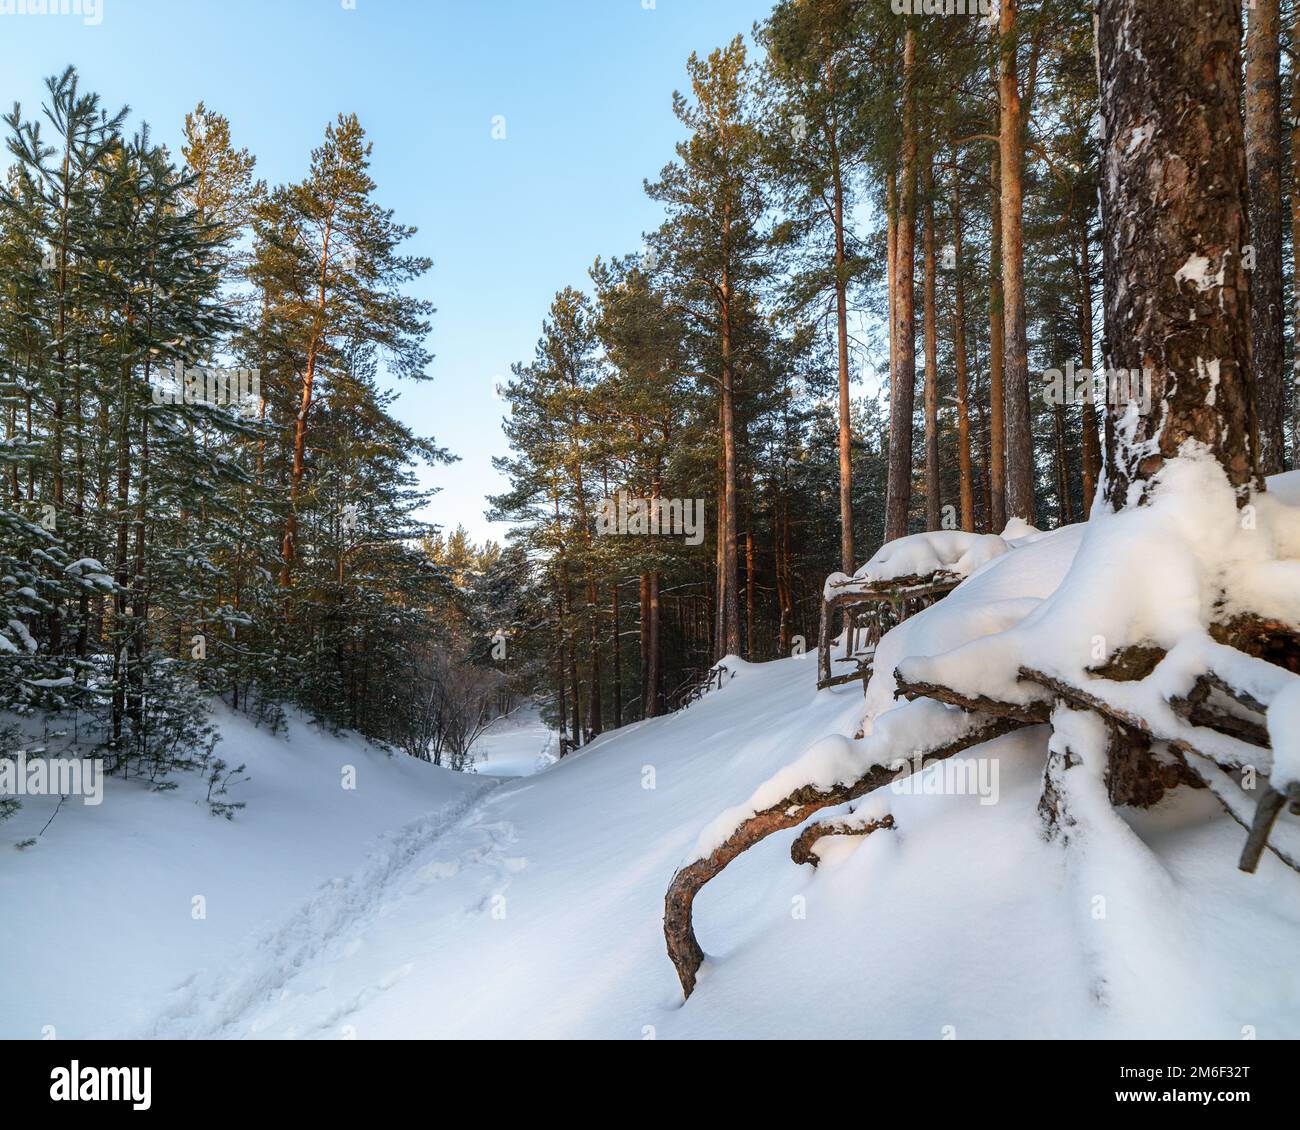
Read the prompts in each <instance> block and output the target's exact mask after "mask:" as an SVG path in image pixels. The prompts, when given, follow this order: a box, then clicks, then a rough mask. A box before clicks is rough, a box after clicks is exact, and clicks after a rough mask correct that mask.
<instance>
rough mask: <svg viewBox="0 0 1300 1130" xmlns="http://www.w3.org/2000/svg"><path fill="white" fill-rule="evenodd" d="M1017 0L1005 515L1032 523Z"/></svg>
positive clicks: (1005, 75)
mask: <svg viewBox="0 0 1300 1130" xmlns="http://www.w3.org/2000/svg"><path fill="white" fill-rule="evenodd" d="M1017 6H1018V0H1001V10H1000V11H1001V14H1000V17H999V21H1000V22H999V28H998V30H999V32H1000V35H999V42H998V52H999V54H998V105H999V107H1000V110H1001V115H1000V118H1001V120H1000V127H999V132H998V136H999V142H998V149H999V153H1000V156H1001V162H1002V170H1001V171H1002V200H1001V208H1002V317H1003V326H1004V340H1003V348H1004V350H1005V353H1004V357H1003V377H1002V379H1003V391H1004V395H1005V399H1006V444H1007V466H1006V475H1007V481H1006V489H1007V514H1008V516H1009V517H1015V518H1023V519H1024V520H1025V521H1026V522H1029V523H1030V524H1031V525H1032V524H1033V523H1034V521H1035V518H1036V515H1035V507H1034V436H1033V430H1032V417H1031V413H1030V406H1029V340H1028V335H1027V331H1026V328H1025V276H1024V270H1025V262H1024V258H1025V254H1024V228H1023V185H1022V183H1021V178H1022V175H1023V166H1024V126H1023V123H1022V121H1021V106H1020V81H1019V78H1018V75H1017V67H1016V45H1017V39H1018V37H1017V29H1016V17H1017Z"/></svg>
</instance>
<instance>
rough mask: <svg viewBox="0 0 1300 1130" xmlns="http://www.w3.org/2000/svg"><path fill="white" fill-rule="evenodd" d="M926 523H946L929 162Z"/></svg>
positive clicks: (928, 167)
mask: <svg viewBox="0 0 1300 1130" xmlns="http://www.w3.org/2000/svg"><path fill="white" fill-rule="evenodd" d="M923 240H924V257H925V295H924V299H923V301H924V303H925V310H924V315H923V317H924V323H925V525H926V529H930V530H937V529H939V528H941V526H942V525H943V491H942V488H941V484H940V482H939V359H938V357H937V356H936V351H937V348H938V339H939V335H938V327H937V324H936V314H935V308H934V289H935V280H934V271H935V258H934V166H933V164H932V163H931V161H930V160H929V159H927V161H926V166H925V234H924V236H923Z"/></svg>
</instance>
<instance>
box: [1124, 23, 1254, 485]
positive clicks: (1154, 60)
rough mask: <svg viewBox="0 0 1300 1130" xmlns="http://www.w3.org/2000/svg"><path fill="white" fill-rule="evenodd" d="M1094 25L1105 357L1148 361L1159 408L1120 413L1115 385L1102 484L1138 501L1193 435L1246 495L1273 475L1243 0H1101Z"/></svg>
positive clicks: (1140, 366) (1137, 366)
mask: <svg viewBox="0 0 1300 1130" xmlns="http://www.w3.org/2000/svg"><path fill="white" fill-rule="evenodd" d="M1098 27H1099V30H1098V53H1099V60H1100V73H1101V112H1102V122H1103V127H1104V133H1105V140H1104V146H1103V158H1102V171H1101V186H1102V188H1101V200H1102V221H1103V224H1102V228H1103V231H1104V232H1105V240H1106V255H1105V271H1104V291H1105V300H1106V345H1105V360H1106V367H1107V369H1108V370H1117V369H1118V370H1137V371H1144V372H1145V379H1147V380H1149V381H1150V383H1151V401H1152V409H1153V410H1152V411H1151V412H1148V413H1146V414H1145V415H1142V414H1136V415H1134V414H1132V412H1131V410H1130V415H1129V416H1128V417H1127V418H1125V419H1124V421H1123V424H1122V425H1121V423H1120V420H1119V416H1120V413H1121V412H1122V411H1123V409H1120V408H1117V407H1116V406H1115V404H1114V403H1113V401H1114V399H1115V398H1113V397H1112V398H1109V399H1111V401H1112V403H1111V404H1108V406H1107V413H1108V416H1109V417H1110V418H1111V424H1112V426H1111V427H1110V428H1108V434H1107V452H1106V455H1107V459H1106V467H1107V480H1106V499H1107V502H1108V504H1109V505H1110V507H1111V508H1112V509H1113V510H1122V509H1124V508H1125V507H1128V506H1133V505H1137V504H1140V503H1141V502H1142V501H1144V500H1145V498H1146V497H1147V495H1148V493H1149V490H1150V486H1151V479H1152V477H1153V476H1154V475H1155V474H1156V473H1157V472H1159V471H1160V470H1161V468H1162V467H1163V466H1164V464H1165V463H1166V462H1167V461H1169V460H1172V459H1174V458H1176V457H1177V456H1178V455H1179V453H1180V449H1181V447H1182V445H1183V444H1184V443H1185V442H1187V441H1189V440H1191V441H1196V442H1197V443H1199V444H1200V445H1202V446H1203V447H1204V449H1205V450H1207V451H1208V452H1209V453H1210V455H1211V456H1212V457H1213V458H1214V459H1215V460H1217V461H1218V463H1219V464H1220V465H1221V466H1222V468H1223V470H1224V473H1225V474H1226V475H1227V478H1228V481H1229V482H1230V483H1231V484H1232V485H1233V486H1234V487H1235V488H1236V489H1237V494H1238V499H1239V500H1240V502H1241V503H1243V504H1244V502H1245V501H1246V499H1247V497H1248V495H1249V492H1250V490H1251V489H1252V488H1257V487H1258V488H1262V486H1263V483H1262V480H1261V479H1260V477H1259V473H1258V462H1257V459H1256V452H1255V436H1256V414H1255V398H1254V388H1253V382H1252V381H1251V372H1250V320H1249V319H1250V290H1249V285H1250V284H1249V278H1248V272H1247V271H1246V270H1245V268H1244V266H1243V263H1242V256H1241V248H1243V247H1244V246H1246V245H1247V244H1248V243H1249V242H1250V239H1249V231H1248V227H1247V188H1246V159H1245V151H1244V141H1243V136H1242V121H1241V114H1240V108H1239V104H1238V99H1237V91H1238V90H1239V89H1240V80H1241V56H1240V49H1239V44H1240V41H1241V7H1240V5H1239V4H1238V3H1234V2H1233V0H1209V2H1208V3H1207V2H1203V0H1161V2H1160V3H1154V2H1152V0H1100V6H1099V25H1098ZM1171 28H1177V29H1179V33H1178V34H1177V35H1171V34H1170V29H1171ZM1216 369H1217V372H1216Z"/></svg>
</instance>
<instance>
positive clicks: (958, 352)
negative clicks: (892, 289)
mask: <svg viewBox="0 0 1300 1130" xmlns="http://www.w3.org/2000/svg"><path fill="white" fill-rule="evenodd" d="M961 225H962V211H961V178H960V176H959V175H958V171H957V158H956V154H955V153H954V154H953V162H952V249H953V262H954V264H955V265H954V267H953V290H954V297H953V312H952V350H953V366H954V368H955V369H956V377H957V470H958V489H959V491H960V494H961V528H962V529H963V530H965V531H966V532H967V533H973V532H974V530H975V483H974V478H973V473H972V470H971V446H970V390H969V388H968V384H969V379H970V378H969V372H968V361H967V358H966V280H965V279H964V278H963V276H962V238H961Z"/></svg>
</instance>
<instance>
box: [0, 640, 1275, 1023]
mask: <svg viewBox="0 0 1300 1130" xmlns="http://www.w3.org/2000/svg"><path fill="white" fill-rule="evenodd" d="M734 666H735V668H736V671H737V674H736V677H735V678H734V679H733V680H732V681H730V682H729V683H728V684H727V685H726V687H724V688H723V689H722V690H721V691H715V692H713V693H711V694H710V695H708V696H706V697H705V698H704V699H703V700H702V701H700V702H698V703H697V704H695V705H694V706H692V707H691V708H690V709H689V710H688V711H686V712H684V713H682V714H678V715H675V716H670V717H668V718H664V719H658V720H655V721H652V722H646V723H641V724H638V725H636V726H632V727H629V728H627V729H625V730H624V731H622V732H620V733H618V734H615V735H608V736H606V737H604V738H601V739H599V740H598V741H596V742H595V743H593V744H592V745H591V746H590V747H588V748H587V749H586V750H584V751H582V752H580V753H577V754H575V755H573V756H571V757H568V758H566V759H565V760H564V761H563V762H560V763H558V764H556V765H554V766H553V767H551V768H549V769H547V770H545V771H543V772H541V773H538V774H536V775H534V776H529V777H522V778H519V779H515V780H509V781H504V782H503V781H500V780H499V779H489V778H484V777H481V776H476V775H473V774H468V775H461V776H456V775H453V774H450V773H447V772H441V771H438V770H436V769H432V768H431V767H429V766H425V765H420V764H417V763H414V762H411V761H407V760H402V759H399V758H394V759H388V758H386V757H384V756H383V755H381V754H377V753H375V752H373V751H369V750H367V749H365V748H364V746H362V745H361V744H360V743H358V742H355V741H342V740H337V739H334V738H330V737H326V736H322V735H320V734H319V733H316V732H314V731H311V730H309V729H308V728H307V727H305V726H303V725H301V724H299V725H296V726H295V727H294V728H293V731H292V733H291V740H290V741H289V742H287V743H281V742H278V741H274V740H272V739H269V738H267V737H266V735H264V734H261V733H259V732H257V731H254V730H252V729H251V728H249V727H248V726H247V724H246V723H244V722H242V721H241V720H239V719H237V718H230V717H226V718H224V719H222V725H223V729H224V731H225V734H226V746H227V747H228V748H227V752H233V750H234V748H235V747H238V748H240V750H241V751H245V750H246V751H247V760H248V761H249V771H250V773H251V774H252V777H253V779H252V780H251V781H250V782H248V784H247V785H244V786H241V789H242V791H243V796H244V798H245V799H247V800H248V802H249V807H248V808H247V809H246V810H244V811H243V812H241V813H240V814H239V815H238V816H237V817H236V819H235V821H234V822H232V823H227V822H226V821H224V820H217V819H213V818H211V817H209V816H208V815H207V814H206V811H205V810H204V809H203V808H202V807H201V806H198V805H196V804H194V803H192V801H193V800H194V798H193V796H192V795H190V794H188V793H179V794H173V795H171V796H147V795H144V794H142V793H137V792H135V791H134V790H133V787H132V786H125V785H123V783H122V782H120V781H116V780H114V781H110V782H109V787H108V794H107V796H106V799H105V802H104V804H103V805H101V806H100V807H98V808H81V807H80V806H72V807H69V806H65V808H64V811H63V812H62V813H61V814H60V815H59V817H58V819H57V820H56V821H55V823H54V824H53V825H52V826H51V827H50V830H49V831H48V832H46V834H45V835H44V836H43V837H42V838H41V842H40V843H39V845H38V846H37V847H36V848H33V849H29V850H28V851H26V852H24V853H21V854H19V853H11V854H10V855H9V858H8V860H7V861H6V862H5V863H4V867H3V870H0V945H3V946H4V952H5V953H6V955H7V958H8V960H7V961H6V962H5V964H4V966H3V969H4V973H3V974H0V999H3V1000H4V1002H5V1005H4V1008H3V1010H2V1011H0V1035H3V1036H36V1035H39V1034H40V1032H41V1029H42V1027H43V1026H44V1025H47V1024H50V1025H54V1026H56V1028H57V1030H58V1033H59V1034H60V1035H65V1036H112V1035H141V1036H223V1037H250V1036H254V1037H291V1036H298V1037H322V1038H346V1037H351V1036H356V1037H358V1038H373V1037H401V1036H452V1037H455V1036H469V1037H474V1036H600V1037H616V1038H617V1037H622V1038H631V1039H640V1038H645V1037H646V1036H649V1035H656V1036H659V1037H662V1038H671V1037H690V1036H792V1037H798V1036H908V1037H920V1038H938V1037H940V1036H942V1035H944V1034H947V1033H949V1032H950V1031H951V1032H953V1033H955V1034H956V1035H957V1036H958V1037H989V1036H1013V1035H1014V1036H1038V1037H1043V1036H1065V1035H1083V1036H1104V1035H1140V1036H1154V1035H1167V1036H1207V1037H1208V1036H1219V1037H1226V1038H1233V1037H1240V1035H1241V1033H1242V1029H1243V1028H1245V1027H1247V1026H1250V1027H1253V1028H1254V1029H1255V1030H1256V1032H1257V1033H1258V1035H1259V1036H1260V1037H1274V1036H1281V1035H1289V1036H1293V1037H1294V1036H1296V1035H1300V973H1297V969H1296V965H1295V963H1294V960H1293V953H1294V940H1295V938H1296V936H1297V933H1296V932H1297V929H1300V881H1297V878H1296V876H1295V875H1294V874H1293V873H1292V872H1290V871H1288V870H1286V869H1285V868H1284V867H1283V866H1282V865H1281V864H1280V863H1278V862H1277V860H1275V859H1273V858H1272V857H1270V856H1266V857H1265V859H1264V861H1263V863H1262V865H1261V868H1260V871H1259V874H1258V875H1255V876H1247V875H1243V874H1241V873H1240V872H1238V871H1237V870H1236V866H1235V862H1236V857H1237V853H1238V851H1239V849H1240V846H1241V838H1242V832H1241V830H1240V829H1239V828H1238V827H1237V826H1236V825H1235V824H1232V823H1231V822H1229V821H1227V820H1226V819H1225V818H1223V817H1222V816H1221V815H1220V814H1219V812H1218V809H1217V807H1216V806H1215V804H1214V801H1213V799H1212V798H1211V797H1210V796H1209V795H1208V794H1207V793H1206V792H1205V791H1203V790H1202V791H1198V792H1192V791H1189V790H1179V793H1178V794H1177V795H1176V799H1175V800H1173V801H1172V802H1169V803H1166V804H1165V805H1163V806H1162V807H1160V808H1159V809H1157V810H1155V811H1153V812H1151V813H1146V814H1133V813H1129V814H1128V819H1129V820H1130V822H1131V824H1132V827H1133V829H1134V832H1135V833H1136V835H1137V836H1139V837H1140V838H1141V840H1142V841H1144V842H1145V843H1146V845H1148V847H1149V848H1150V851H1146V850H1145V849H1144V850H1143V854H1142V859H1143V861H1144V862H1143V865H1142V866H1141V867H1138V868H1134V869H1132V870H1131V871H1127V872H1125V873H1120V874H1110V873H1107V871H1106V868H1105V859H1104V857H1102V858H1098V857H1096V856H1091V857H1090V856H1083V857H1082V858H1086V859H1090V860H1091V862H1090V863H1089V864H1088V865H1087V866H1086V867H1084V868H1080V867H1079V866H1078V864H1077V858H1080V856H1079V854H1078V853H1077V852H1075V855H1074V857H1073V858H1075V859H1076V862H1070V861H1069V860H1070V859H1071V858H1072V856H1071V852H1070V851H1068V850H1065V849H1062V848H1061V847H1060V845H1053V844H1048V843H1046V842H1044V841H1043V840H1042V838H1041V837H1040V835H1039V832H1038V827H1039V825H1038V821H1037V817H1036V814H1035V805H1036V803H1037V800H1038V795H1039V790H1040V784H1041V782H1040V775H1041V772H1042V766H1043V748H1042V747H1043V745H1044V742H1043V741H1042V738H1041V736H1040V733H1035V732H1032V731H1031V732H1022V733H1020V734H1015V735H1010V736H1008V737H1006V738H1003V739H1001V740H1000V741H999V742H997V743H994V744H992V745H990V746H986V747H984V749H983V750H981V751H980V752H981V753H982V754H983V755H984V756H985V757H988V758H996V765H997V777H996V802H995V803H983V802H982V801H987V800H989V799H990V796H991V795H992V794H989V795H986V796H984V797H983V798H981V797H980V796H979V795H973V794H972V795H930V794H928V793H927V792H926V791H925V786H924V785H922V786H920V787H919V788H914V790H913V791H912V792H910V793H894V792H892V791H891V790H886V791H885V794H884V797H883V799H884V802H885V803H886V804H887V806H888V808H889V809H890V811H892V813H893V815H894V817H895V819H896V821H897V824H898V828H897V830H896V831H893V832H878V833H876V834H875V835H873V836H871V837H870V838H869V839H865V840H852V839H847V840H846V839H841V840H834V841H824V842H823V845H822V848H823V853H822V854H823V862H822V864H821V866H820V867H819V868H818V869H817V870H815V871H814V870H813V869H811V868H809V867H806V866H805V867H796V866H795V865H794V864H793V863H792V862H791V861H790V859H789V856H788V851H789V844H790V840H791V838H792V836H793V833H790V834H787V835H778V836H773V837H771V838H770V839H768V840H767V841H765V842H764V843H762V844H761V845H760V846H759V847H757V848H756V849H754V850H753V851H751V852H749V853H747V854H746V855H744V856H742V857H741V858H740V859H739V860H738V861H737V862H736V863H735V864H734V865H733V866H732V867H730V868H728V870H727V871H726V872H725V873H724V874H723V875H722V876H720V877H719V878H718V879H717V880H715V882H714V883H712V884H710V886H708V887H707V888H705V890H704V892H703V894H702V895H701V897H700V898H699V900H698V902H697V907H696V910H697V923H698V928H699V933H700V938H701V942H702V944H703V945H704V947H705V949H706V950H707V951H708V953H709V955H710V956H709V960H708V961H707V962H706V964H705V966H704V969H703V972H702V976H701V980H700V984H699V987H698V988H697V990H696V992H695V994H694V996H693V997H692V998H691V1000H690V1002H689V1003H688V1004H686V1005H684V1006H683V1004H682V1001H681V993H680V990H679V987H678V984H677V979H676V976H675V975H674V972H673V969H672V966H671V965H670V964H669V962H668V960H667V958H666V957H665V956H664V949H663V937H662V928H661V916H662V907H663V895H664V891H665V889H666V887H667V885H668V881H669V879H670V877H671V875H672V873H673V870H674V869H675V867H676V866H677V864H678V863H679V862H680V860H681V859H682V858H683V857H684V856H685V855H687V854H688V853H689V851H690V849H691V847H692V845H693V844H694V843H695V841H696V838H697V836H698V835H699V833H700V831H701V829H702V828H704V827H705V826H706V825H707V824H708V823H709V822H710V821H711V820H713V819H714V818H715V817H716V816H717V814H718V813H719V812H721V811H722V810H724V809H725V808H726V807H728V806H729V805H731V804H733V803H735V802H737V801H738V800H741V799H743V798H744V797H745V796H747V795H748V794H749V793H750V792H751V791H752V790H753V789H754V788H755V786H757V785H758V784H759V783H761V782H762V781H763V780H764V779H766V778H767V777H768V776H770V775H771V774H772V773H773V772H775V771H776V770H778V769H780V768H781V767H782V766H784V765H786V764H788V763H789V762H790V760H791V759H792V757H793V756H794V755H796V754H797V753H799V752H800V751H801V750H802V749H803V748H805V747H806V746H807V745H808V743H809V740H810V737H811V736H813V735H817V734H824V733H828V732H837V731H838V732H841V733H845V732H851V731H852V729H853V728H854V727H856V725H857V724H858V721H859V719H860V716H861V712H862V701H863V700H862V693H861V690H860V688H857V687H843V688H836V689H834V690H832V691H828V692H822V693H821V694H818V693H817V692H816V691H815V690H814V689H813V684H814V679H815V675H814V667H815V660H814V658H813V657H811V656H805V657H801V658H797V659H790V660H785V661H781V662H777V663H771V664H765V665H761V666H750V665H747V664H739V663H737V664H735V665H734ZM240 756H244V754H243V752H241V754H240ZM345 764H353V765H356V766H357V767H358V788H357V790H355V791H354V792H348V791H345V790H343V789H341V788H340V786H339V776H340V773H341V770H342V766H344V765H345ZM992 764H993V763H992V762H989V763H988V764H986V765H985V766H984V767H983V768H984V770H985V776H984V778H982V779H983V780H984V781H985V783H986V784H987V783H989V782H990V781H991V780H992V778H991V776H990V774H989V770H990V768H991V766H992ZM942 768H943V766H939V767H938V769H940V770H942ZM985 791H986V794H987V793H988V790H985ZM43 811H44V810H43V809H41V807H40V805H39V804H37V803H35V802H29V805H28V808H27V809H25V810H24V812H23V814H22V815H20V816H19V817H18V820H17V821H16V822H15V821H11V822H9V823H8V824H6V825H4V826H3V827H2V828H0V833H2V834H3V836H4V838H5V839H6V840H7V841H10V842H12V841H14V840H17V839H20V838H23V836H25V835H29V834H34V827H35V826H38V823H39V822H43V815H42V813H43ZM16 823H18V824H19V825H20V826H15V824H16ZM384 829H391V830H390V831H389V832H388V834H387V835H386V836H383V837H381V836H380V833H381V832H382V831H383V830H384ZM200 894H201V895H204V896H205V897H206V900H207V917H206V919H202V920H195V919H193V918H192V917H191V899H192V897H193V896H194V895H200ZM1099 896H1100V897H1101V898H1102V899H1103V900H1104V902H1102V903H1099V902H1098V897H1099ZM1099 907H1101V908H1102V909H1101V910H1100V911H1099Z"/></svg>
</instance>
